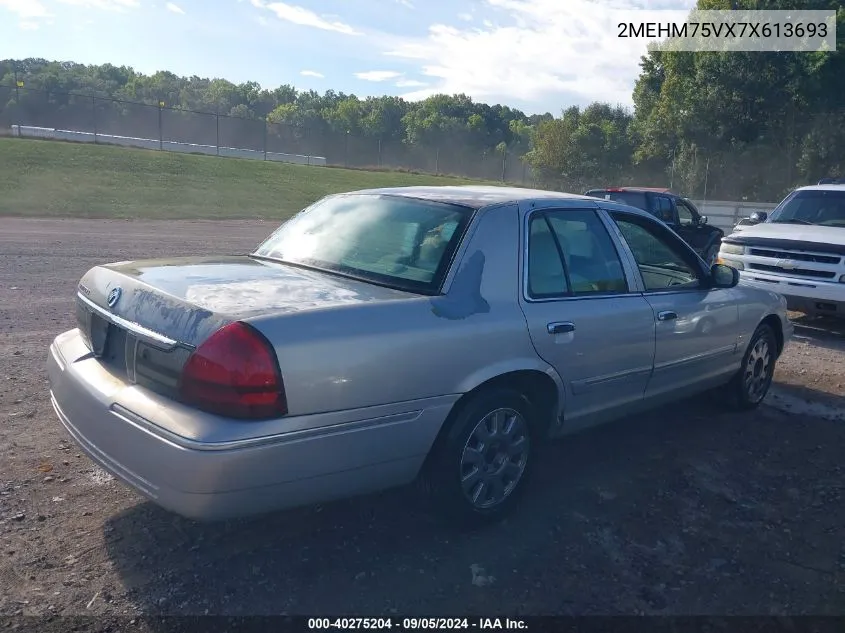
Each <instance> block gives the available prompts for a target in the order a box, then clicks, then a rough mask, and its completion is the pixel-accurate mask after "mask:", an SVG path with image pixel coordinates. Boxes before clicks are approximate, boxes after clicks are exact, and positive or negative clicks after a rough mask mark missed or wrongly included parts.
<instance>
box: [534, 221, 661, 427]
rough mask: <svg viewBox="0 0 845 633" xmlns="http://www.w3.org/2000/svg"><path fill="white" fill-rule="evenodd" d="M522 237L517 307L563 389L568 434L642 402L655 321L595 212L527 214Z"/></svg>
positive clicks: (614, 240)
mask: <svg viewBox="0 0 845 633" xmlns="http://www.w3.org/2000/svg"><path fill="white" fill-rule="evenodd" d="M522 232H523V236H524V238H523V261H522V266H523V279H522V282H523V289H522V296H521V297H520V302H521V305H522V309H523V312H524V314H525V317H526V320H527V323H528V329H529V332H530V335H531V339H532V342H533V344H534V347H535V349H536V350H537V353H538V354H539V356H540V357H541V358H543V359H544V360H545V361H546V362H548V363H549V364H550V365H552V366H553V367H554V368H555V369H556V370H557V371H558V373H559V374H560V376H561V377H562V378H563V381H564V383H565V386H566V402H565V405H564V415H565V418H566V428H567V429H573V428H580V427H583V426H588V425H590V424H594V423H598V422H601V421H603V420H605V419H608V418H610V417H614V416H615V415H616V414H617V413H618V412H619V411H620V410H621V409H624V408H626V407H627V406H629V405H631V404H632V403H636V402H639V401H641V400H642V399H643V393H644V390H645V387H646V385H647V383H648V379H649V376H650V374H651V370H652V362H653V359H654V330H655V323H654V314H653V311H652V309H651V306H650V305H649V303H648V301H646V300H645V299H644V298H643V296H642V295H641V294H640V293H639V292H636V291H635V289H636V285H635V282H632V277H633V275H634V274H635V272H634V270H633V268H632V267H631V265H630V263H629V260H627V259H623V258H621V257H620V255H619V251H618V243H617V242H616V239H615V238H614V237H612V234H611V233H610V231H609V230H608V226H607V225H605V221H604V220H602V218H601V216H600V215H599V212H598V211H597V210H596V209H593V208H560V207H557V208H556V207H554V206H549V207H545V208H539V209H533V210H530V211H529V212H528V213H526V216H525V218H524V222H523V226H522ZM623 262H625V263H623Z"/></svg>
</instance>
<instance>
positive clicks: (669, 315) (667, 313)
mask: <svg viewBox="0 0 845 633" xmlns="http://www.w3.org/2000/svg"><path fill="white" fill-rule="evenodd" d="M677 318H678V313H677V312H672V311H671V310H664V311H663V312H658V313H657V320H658V321H674V320H675V319H677Z"/></svg>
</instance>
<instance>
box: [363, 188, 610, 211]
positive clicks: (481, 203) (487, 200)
mask: <svg viewBox="0 0 845 633" xmlns="http://www.w3.org/2000/svg"><path fill="white" fill-rule="evenodd" d="M348 193H350V194H370V195H387V196H404V197H407V198H417V199H422V200H433V201H435V202H448V203H452V204H460V205H463V206H466V207H472V208H473V209H480V208H482V207H486V206H488V205H491V204H499V203H504V202H519V201H521V200H535V199H547V200H548V199H551V200H587V201H590V202H595V201H596V199H595V198H593V197H591V196H582V195H579V194H574V193H563V192H561V191H546V190H544V189H524V188H522V187H496V186H482V185H468V186H451V185H447V186H416V187H413V186H412V187H383V188H379V189H360V190H358V191H350V192H348Z"/></svg>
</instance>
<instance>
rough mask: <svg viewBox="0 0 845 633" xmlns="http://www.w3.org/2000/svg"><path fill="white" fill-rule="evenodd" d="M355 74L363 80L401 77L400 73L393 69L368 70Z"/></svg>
mask: <svg viewBox="0 0 845 633" xmlns="http://www.w3.org/2000/svg"><path fill="white" fill-rule="evenodd" d="M355 76H356V77H357V78H358V79H363V80H364V81H387V80H388V79H396V78H397V77H401V76H402V73H397V72H395V71H393V70H368V71H367V72H365V73H355Z"/></svg>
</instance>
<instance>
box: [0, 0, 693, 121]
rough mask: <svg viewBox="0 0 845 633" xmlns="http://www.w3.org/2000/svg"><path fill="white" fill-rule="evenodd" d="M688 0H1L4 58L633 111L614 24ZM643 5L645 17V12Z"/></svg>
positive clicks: (624, 48)
mask: <svg viewBox="0 0 845 633" xmlns="http://www.w3.org/2000/svg"><path fill="white" fill-rule="evenodd" d="M693 4H694V0H603V1H600V0H289V1H287V2H277V1H275V0H172V2H166V1H162V0H0V58H4V57H5V58H8V57H12V58H24V57H43V58H47V59H52V60H61V61H76V62H81V63H86V64H100V63H106V62H110V63H113V64H116V65H128V66H132V67H134V68H135V69H136V70H138V71H141V72H144V73H152V72H155V71H157V70H170V71H172V72H174V73H176V74H179V75H188V76H190V75H198V76H201V77H222V78H225V79H228V80H230V81H234V82H236V83H239V82H242V81H248V80H254V81H257V82H259V83H260V84H261V85H262V86H263V87H267V88H273V87H275V86H278V85H280V84H293V85H295V86H296V87H297V88H299V89H312V88H313V89H315V90H318V91H320V92H323V91H325V90H327V89H333V90H337V91H343V92H346V93H355V94H357V95H358V96H361V97H363V96H368V95H383V94H389V95H397V96H403V97H405V98H407V99H410V100H418V99H422V98H425V97H427V96H429V95H431V94H435V93H438V92H446V93H450V94H451V93H457V92H463V93H466V94H468V95H470V96H471V97H473V98H474V99H476V100H478V101H485V102H488V103H504V104H507V105H511V106H514V107H518V108H520V109H522V110H524V111H526V112H527V113H529V114H531V113H536V112H552V113H553V114H555V115H558V114H559V113H560V111H561V110H562V109H563V108H566V107H568V106H570V105H586V104H587V103H590V102H592V101H596V100H601V101H609V102H611V103H614V104H615V103H620V104H623V105H630V104H631V101H630V99H631V89H632V88H633V85H634V81H635V79H636V77H637V74H638V71H639V67H638V62H639V58H640V56H641V55H642V54H643V53H644V52H645V50H646V45H647V41H646V40H643V39H637V40H631V39H628V40H625V39H619V38H618V37H617V33H618V28H617V24H618V22H620V21H623V20H624V21H635V22H641V21H648V20H652V19H666V16H667V13H661V12H658V11H656V10H660V9H664V10H672V13H670V14H668V15H671V16H673V18H676V19H678V20H683V18H684V17H685V14H686V10H688V9H689V8H691V7H692V6H693ZM646 6H647V7H648V10H647V11H646V10H643V7H646Z"/></svg>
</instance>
